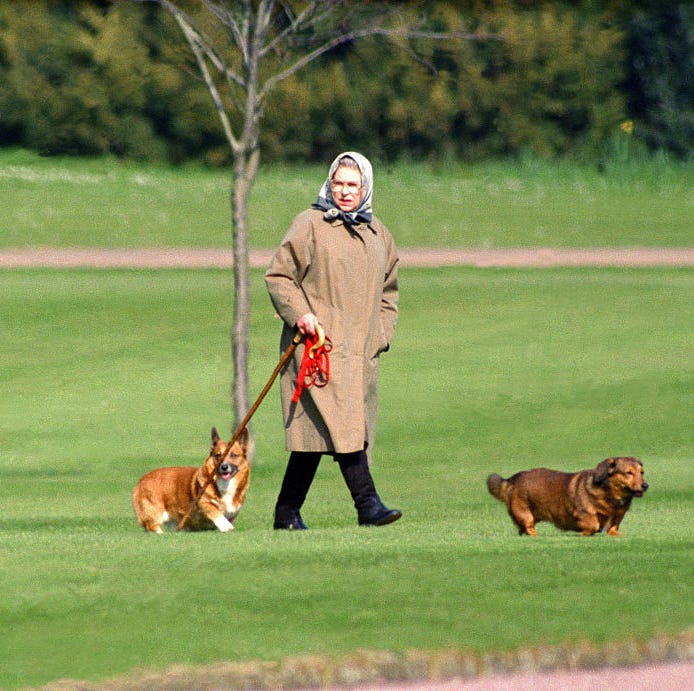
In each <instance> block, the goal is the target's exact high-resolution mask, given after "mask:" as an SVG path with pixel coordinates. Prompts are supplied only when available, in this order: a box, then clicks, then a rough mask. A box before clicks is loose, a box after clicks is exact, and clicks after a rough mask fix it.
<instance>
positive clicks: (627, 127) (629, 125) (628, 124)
mask: <svg viewBox="0 0 694 691" xmlns="http://www.w3.org/2000/svg"><path fill="white" fill-rule="evenodd" d="M619 129H620V130H622V132H626V133H627V134H631V133H632V132H633V131H634V121H633V120H625V121H624V122H623V123H622V124H621V125H620V126H619Z"/></svg>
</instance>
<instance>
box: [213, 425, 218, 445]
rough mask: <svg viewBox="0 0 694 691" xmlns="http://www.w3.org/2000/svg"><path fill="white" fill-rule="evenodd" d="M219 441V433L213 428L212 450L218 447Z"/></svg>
mask: <svg viewBox="0 0 694 691" xmlns="http://www.w3.org/2000/svg"><path fill="white" fill-rule="evenodd" d="M218 441H219V433H218V432H217V428H216V427H213V428H212V448H213V449H214V447H215V446H216V445H217V442H218Z"/></svg>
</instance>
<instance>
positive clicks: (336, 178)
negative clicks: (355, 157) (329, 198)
mask: <svg viewBox="0 0 694 691" xmlns="http://www.w3.org/2000/svg"><path fill="white" fill-rule="evenodd" d="M330 192H331V193H332V195H333V199H334V200H335V204H337V206H338V208H339V209H340V211H347V212H349V211H354V210H355V209H356V208H358V206H359V204H360V203H361V198H362V194H363V190H362V185H361V173H360V172H359V171H358V170H357V169H356V168H346V167H345V166H340V167H339V168H338V169H337V170H336V171H335V173H334V175H333V177H332V180H331V181H330Z"/></svg>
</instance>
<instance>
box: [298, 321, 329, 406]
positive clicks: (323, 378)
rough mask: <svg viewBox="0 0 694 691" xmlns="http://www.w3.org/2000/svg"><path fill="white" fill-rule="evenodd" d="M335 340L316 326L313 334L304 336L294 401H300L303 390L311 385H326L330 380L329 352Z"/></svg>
mask: <svg viewBox="0 0 694 691" xmlns="http://www.w3.org/2000/svg"><path fill="white" fill-rule="evenodd" d="M332 348H333V342H332V341H331V340H330V339H329V338H328V337H327V336H326V335H325V332H324V331H323V329H322V327H320V326H316V333H315V335H313V336H308V335H307V336H306V337H305V338H304V354H303V356H302V358H301V367H300V368H299V376H298V377H297V378H296V389H294V395H293V396H292V403H298V402H299V397H300V396H301V392H302V391H303V390H304V389H308V388H310V387H311V386H317V387H318V388H320V387H322V386H325V385H326V384H327V383H328V381H329V380H330V358H329V357H328V353H329V352H330V351H331V350H332Z"/></svg>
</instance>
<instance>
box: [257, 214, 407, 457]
mask: <svg viewBox="0 0 694 691" xmlns="http://www.w3.org/2000/svg"><path fill="white" fill-rule="evenodd" d="M397 269H398V256H397V252H396V248H395V243H394V241H393V237H392V235H391V234H390V232H389V231H388V229H387V228H386V227H385V226H384V225H383V224H382V223H381V222H380V221H379V220H378V219H377V218H375V217H374V218H373V219H372V221H371V222H370V223H369V224H366V223H360V224H359V225H356V226H353V227H351V228H350V227H349V226H348V225H347V224H346V223H345V222H343V221H342V220H341V219H339V218H335V219H333V220H326V219H325V217H324V213H323V211H321V210H319V209H309V210H307V211H304V212H303V213H301V214H299V215H298V216H297V217H296V218H295V219H294V221H293V223H292V225H291V227H290V228H289V230H288V232H287V235H286V236H285V238H284V240H283V241H282V243H281V245H280V247H279V249H278V250H277V252H276V254H275V256H274V258H273V259H272V262H271V264H270V266H269V268H268V270H267V272H266V274H265V282H266V284H267V289H268V292H269V293H270V298H271V299H272V302H273V304H274V306H275V309H276V310H277V312H278V314H279V315H280V317H281V318H282V319H283V320H284V328H283V330H282V336H281V342H280V349H281V351H282V352H284V350H286V348H287V347H288V346H289V344H290V342H291V340H292V338H293V337H294V334H295V333H296V327H295V325H296V322H297V321H298V320H299V319H300V318H301V317H302V316H303V315H305V314H306V313H308V312H313V313H314V314H315V315H316V316H317V317H318V320H319V322H320V324H321V325H322V326H323V329H324V330H325V334H326V336H328V337H329V338H330V339H331V340H332V343H333V348H332V351H331V352H330V355H329V357H330V381H329V383H328V385H327V386H325V387H322V388H318V387H315V386H312V387H310V388H309V389H305V390H304V391H303V393H302V394H301V398H300V399H299V402H298V403H297V404H293V403H292V402H291V399H292V394H293V393H294V388H295V386H296V378H297V374H298V371H299V366H300V363H301V356H302V354H303V349H304V346H303V344H302V345H300V346H299V347H298V348H297V349H296V351H295V353H294V357H293V360H292V361H290V362H289V363H288V365H287V366H286V367H285V369H284V371H283V372H282V374H281V377H280V386H281V398H282V412H283V415H284V424H285V442H286V447H287V450H288V451H319V452H324V453H351V452H353V451H359V450H361V449H363V448H364V442H368V444H369V445H370V446H371V445H373V441H374V434H375V430H376V410H377V404H378V358H379V355H380V354H381V353H382V352H384V351H385V350H387V349H388V348H389V346H390V343H391V340H392V338H393V332H394V331H395V323H396V321H397V316H398V275H397Z"/></svg>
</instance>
